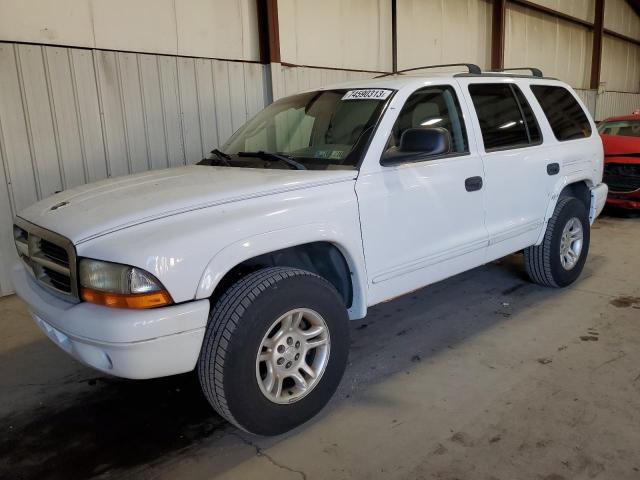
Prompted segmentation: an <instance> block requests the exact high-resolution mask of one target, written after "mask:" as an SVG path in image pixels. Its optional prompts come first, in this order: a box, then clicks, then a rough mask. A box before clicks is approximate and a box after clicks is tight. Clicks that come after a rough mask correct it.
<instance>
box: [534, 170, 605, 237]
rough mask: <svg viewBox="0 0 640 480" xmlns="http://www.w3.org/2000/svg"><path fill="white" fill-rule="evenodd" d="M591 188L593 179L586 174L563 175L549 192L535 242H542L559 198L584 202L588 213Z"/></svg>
mask: <svg viewBox="0 0 640 480" xmlns="http://www.w3.org/2000/svg"><path fill="white" fill-rule="evenodd" d="M592 188H593V181H592V179H591V178H589V177H587V176H577V177H564V179H563V180H562V181H560V182H558V183H557V184H556V186H555V190H554V191H553V193H552V194H551V197H550V200H549V204H548V205H547V211H546V212H545V216H544V225H543V228H542V229H541V231H540V235H539V236H538V239H537V241H536V243H535V244H536V245H540V243H542V240H543V239H544V235H545V232H546V231H547V225H548V224H549V219H550V218H551V216H552V215H553V211H554V210H555V208H556V205H557V204H558V201H559V200H560V199H561V198H564V197H575V198H577V199H578V200H580V201H581V202H582V203H583V204H584V207H585V209H586V210H587V213H588V212H589V211H590V209H591V202H592V201H593V200H592V196H591V189H592Z"/></svg>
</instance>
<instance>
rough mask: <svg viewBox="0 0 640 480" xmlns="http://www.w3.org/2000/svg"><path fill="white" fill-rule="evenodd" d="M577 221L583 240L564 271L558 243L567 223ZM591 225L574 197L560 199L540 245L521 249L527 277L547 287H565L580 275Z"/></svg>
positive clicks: (582, 207) (587, 250)
mask: <svg viewBox="0 0 640 480" xmlns="http://www.w3.org/2000/svg"><path fill="white" fill-rule="evenodd" d="M572 218H577V219H578V220H579V221H580V224H581V225H582V232H583V240H582V250H581V252H580V256H579V257H578V260H577V262H576V264H575V266H574V267H573V268H571V269H570V270H567V269H565V268H564V267H563V266H562V262H561V261H560V241H561V237H562V231H563V229H564V227H565V225H567V223H568V222H569V221H570V220H571V219H572ZM589 241H590V224H589V217H588V213H587V209H586V207H585V205H584V204H583V203H582V202H581V201H580V200H578V199H577V198H574V197H561V198H560V200H558V204H557V205H556V208H555V210H554V211H553V215H552V216H551V218H550V219H549V222H548V224H547V231H546V232H545V235H544V239H543V240H542V243H541V244H540V245H534V246H532V247H528V248H526V249H525V250H524V265H525V268H526V270H527V274H528V275H529V278H531V280H532V281H533V282H535V283H539V284H540V285H544V286H547V287H556V288H557V287H566V286H567V285H570V284H571V283H573V282H575V281H576V279H577V278H578V277H579V276H580V273H581V272H582V269H583V267H584V264H585V262H586V260H587V255H588V253H589Z"/></svg>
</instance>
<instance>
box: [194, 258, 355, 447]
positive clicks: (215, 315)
mask: <svg viewBox="0 0 640 480" xmlns="http://www.w3.org/2000/svg"><path fill="white" fill-rule="evenodd" d="M348 349H349V328H348V318H347V312H346V308H345V306H344V303H343V302H342V298H341V297H340V295H339V294H338V292H337V291H336V290H335V288H334V287H333V286H332V285H331V284H330V283H329V282H327V281H326V280H325V279H323V278H322V277H319V276H318V275H315V274H313V273H311V272H307V271H303V270H298V269H294V268H285V267H272V268H265V269H263V270H259V271H257V272H254V273H252V274H250V275H247V276H246V277H244V278H242V279H241V280H239V281H238V282H237V283H236V284H234V285H233V286H232V287H231V288H229V290H227V292H225V293H224V295H222V297H221V298H220V299H219V301H218V302H217V303H216V305H215V306H214V307H213V308H212V310H211V314H210V318H209V323H208V325H207V331H206V333H205V338H204V342H203V346H202V351H201V353H200V358H199V360H198V374H199V377H200V384H201V385H202V389H203V391H204V394H205V396H206V397H207V399H208V400H209V403H211V405H212V406H213V407H214V408H215V410H216V411H217V412H218V413H219V414H220V415H222V416H223V417H225V418H226V419H227V420H228V421H230V422H231V423H234V424H235V425H236V426H238V427H240V428H242V429H243V430H246V431H248V432H251V433H255V434H259V435H277V434H280V433H284V432H286V431H288V430H290V429H292V428H294V427H296V426H298V425H300V424H301V423H303V422H305V421H307V420H309V419H310V418H311V417H313V416H314V415H315V414H316V413H318V412H319V411H320V410H321V409H322V407H324V405H325V404H326V403H327V402H328V401H329V399H330V398H331V396H332V395H333V393H334V392H335V390H336V389H337V387H338V384H339V383H340V380H341V378H342V375H343V373H344V370H345V367H346V364H347V356H348Z"/></svg>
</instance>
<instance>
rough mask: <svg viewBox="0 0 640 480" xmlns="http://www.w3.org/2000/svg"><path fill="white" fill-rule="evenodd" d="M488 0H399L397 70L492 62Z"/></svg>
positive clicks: (484, 64)
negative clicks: (422, 66)
mask: <svg viewBox="0 0 640 480" xmlns="http://www.w3.org/2000/svg"><path fill="white" fill-rule="evenodd" d="M491 5H492V3H491V2H490V1H488V0H430V1H424V0H398V2H397V8H398V69H403V68H411V67H416V66H420V65H430V64H431V65H433V64H439V63H455V62H471V63H476V64H478V65H480V66H481V67H483V68H487V67H489V66H490V63H491Z"/></svg>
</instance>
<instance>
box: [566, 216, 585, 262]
mask: <svg viewBox="0 0 640 480" xmlns="http://www.w3.org/2000/svg"><path fill="white" fill-rule="evenodd" d="M583 239H584V234H583V231H582V224H581V223H580V220H578V219H577V218H576V217H573V218H571V219H570V220H569V221H568V222H567V223H566V225H565V226H564V228H563V229H562V237H561V238H560V263H561V264H562V268H564V269H565V270H571V269H572V268H573V267H575V266H576V263H578V260H579V259H580V254H581V253H582V245H583Z"/></svg>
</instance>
